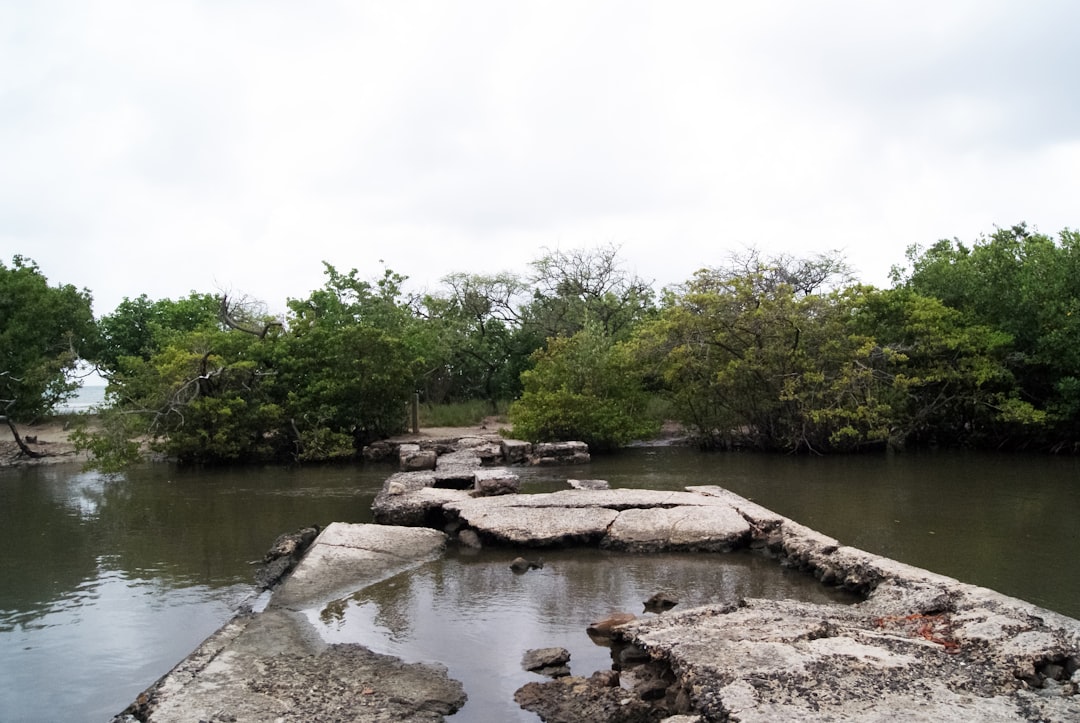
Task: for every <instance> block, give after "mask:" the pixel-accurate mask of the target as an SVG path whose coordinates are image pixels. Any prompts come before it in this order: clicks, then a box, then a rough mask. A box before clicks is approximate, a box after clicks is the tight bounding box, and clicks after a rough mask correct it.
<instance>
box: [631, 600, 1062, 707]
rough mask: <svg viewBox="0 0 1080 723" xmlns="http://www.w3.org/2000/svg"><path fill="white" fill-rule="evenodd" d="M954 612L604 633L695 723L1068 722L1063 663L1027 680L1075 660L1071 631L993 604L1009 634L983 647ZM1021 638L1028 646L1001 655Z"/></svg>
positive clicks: (855, 610) (760, 606)
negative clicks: (675, 687) (685, 703)
mask: <svg viewBox="0 0 1080 723" xmlns="http://www.w3.org/2000/svg"><path fill="white" fill-rule="evenodd" d="M986 602H987V601H986V600H983V601H982V602H980V603H979V604H980V605H982V604H985V603H986ZM959 605H960V607H957V608H955V609H953V610H945V611H925V612H920V611H918V610H915V611H912V612H911V613H910V614H907V615H894V616H886V617H882V616H880V615H879V614H878V613H879V612H880V610H878V609H875V606H873V605H865V604H861V605H855V606H839V605H836V606H830V605H812V604H808V603H797V602H792V601H786V600H747V601H744V602H743V603H742V604H741V605H735V606H707V607H703V608H695V609H692V610H687V611H685V612H670V613H665V614H664V615H660V616H656V617H652V618H647V619H639V620H636V621H634V622H631V623H629V624H627V625H624V626H621V627H620V628H618V629H617V630H616V633H615V634H616V636H617V637H618V638H619V639H621V640H623V641H625V642H630V643H633V644H635V645H640V646H642V647H643V648H644V649H645V650H646V651H648V653H649V654H650V656H651V657H652V658H653V659H654V660H663V661H665V662H666V663H667V664H669V665H670V666H671V667H672V669H673V670H675V671H678V677H679V681H680V685H682V686H683V687H684V688H686V689H688V690H690V691H692V693H691V698H692V702H693V703H694V706H695V709H696V710H697V711H698V712H700V713H701V714H702V715H703V716H704V718H705V719H706V720H739V721H742V722H744V723H751V722H753V721H774V720H810V721H815V720H820V721H825V720H830V721H842V720H852V721H854V720H858V721H864V720H876V721H886V720H893V719H895V717H896V715H897V712H898V711H903V716H904V719H905V720H919V721H946V720H950V721H951V720H958V719H963V720H1000V721H1004V720H1009V721H1022V720H1036V719H1038V720H1080V717H1078V716H1080V697H1078V696H1077V695H1076V681H1073V680H1071V679H1069V678H1067V672H1066V671H1067V665H1060V666H1058V667H1057V668H1049V669H1050V670H1051V671H1052V672H1053V673H1055V674H1056V675H1058V678H1059V680H1054V681H1053V682H1051V683H1050V685H1049V686H1047V684H1046V681H1047V680H1048V679H1047V678H1046V676H1045V675H1043V679H1042V680H1040V679H1039V677H1038V676H1039V675H1040V672H1039V671H1043V672H1045V671H1046V670H1047V669H1048V665H1047V664H1046V660H1047V658H1048V657H1051V658H1054V659H1056V658H1055V657H1054V656H1061V655H1065V660H1067V661H1068V660H1072V659H1073V658H1074V657H1075V656H1076V655H1077V652H1076V651H1077V645H1078V644H1080V637H1078V633H1080V628H1077V627H1076V626H1072V629H1071V630H1070V629H1068V628H1066V629H1062V628H1060V627H1056V626H1048V625H1046V624H1045V623H1044V622H1042V621H1041V620H1040V619H1038V618H1025V617H1024V616H1023V615H1020V616H1019V617H1018V616H1017V615H1016V610H1015V608H1014V606H1013V603H1012V602H1010V599H1009V598H1005V596H999V599H998V601H997V602H996V603H994V604H992V605H991V610H990V612H991V614H996V612H995V611H994V610H993V608H1000V610H1001V611H1003V612H1004V611H1007V612H1006V613H1005V614H1006V615H1007V616H1008V617H1009V618H1010V619H1012V621H1013V624H1014V626H1018V629H1017V628H1014V629H1012V630H1011V631H1009V632H1008V633H1007V635H1006V637H1005V638H1003V639H999V640H998V641H996V642H997V644H996V645H993V646H990V647H988V646H987V645H986V640H985V639H982V640H979V639H976V638H972V637H970V636H969V634H968V631H967V630H966V628H965V625H964V624H958V623H959V622H960V618H961V617H962V616H963V615H964V611H965V610H967V612H974V611H975V610H980V609H981V608H973V609H967V608H966V607H965V603H964V602H959ZM894 612H897V613H900V612H903V611H899V610H898V611H894ZM980 614H981V613H980ZM1074 622H1075V621H1074ZM1032 633H1034V634H1035V635H1031V634H1032ZM1025 635H1029V636H1031V638H1030V642H1025V643H1024V644H1022V645H1020V647H1019V648H1016V649H1011V648H1010V647H1009V645H1008V643H1009V641H1010V640H1016V639H1017V638H1023V637H1024V636H1025ZM1069 651H1071V653H1070V652H1069ZM1025 674H1027V675H1029V676H1030V678H1031V680H1025V678H1024V676H1025ZM1062 679H1063V680H1062ZM1031 681H1035V684H1033V683H1032V682H1031Z"/></svg>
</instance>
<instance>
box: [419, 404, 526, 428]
mask: <svg viewBox="0 0 1080 723" xmlns="http://www.w3.org/2000/svg"><path fill="white" fill-rule="evenodd" d="M509 406H510V403H509V402H504V401H500V402H499V403H498V405H497V406H496V410H495V412H494V413H493V412H492V411H491V404H490V403H489V402H487V401H484V400H480V399H472V400H470V401H467V402H453V403H450V404H421V405H420V426H421V427H473V426H476V425H478V424H480V423H481V422H483V421H484V418H485V417H491V416H498V417H502V418H505V417H506V410H507V409H508V408H509Z"/></svg>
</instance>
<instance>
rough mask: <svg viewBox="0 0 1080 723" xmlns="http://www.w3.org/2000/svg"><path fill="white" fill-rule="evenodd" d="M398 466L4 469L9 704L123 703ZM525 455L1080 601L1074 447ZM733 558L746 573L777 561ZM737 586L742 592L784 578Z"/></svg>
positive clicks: (23, 711) (1, 660)
mask: <svg viewBox="0 0 1080 723" xmlns="http://www.w3.org/2000/svg"><path fill="white" fill-rule="evenodd" d="M391 471H392V470H390V469H389V468H387V467H384V466H362V465H357V466H329V467H312V468H305V469H296V468H245V469H231V470H211V471H207V470H181V469H177V468H175V467H172V466H170V465H164V464H160V465H147V466H144V467H139V468H137V469H135V470H132V471H131V472H129V473H127V474H126V475H123V476H120V477H116V478H107V477H103V476H101V475H98V474H96V473H86V472H82V471H80V469H79V468H78V467H77V466H71V465H60V466H45V467H34V468H26V469H7V470H0V575H2V580H3V582H2V584H0V681H2V682H0V720H3V721H38V720H68V721H82V720H85V721H104V720H108V718H109V717H111V716H112V715H113V714H115V713H117V712H119V711H120V710H121V709H122V708H123V707H124V706H125V705H127V703H129V702H130V701H131V700H132V699H133V698H134V697H135V695H137V694H138V693H139V692H140V691H141V690H143V689H144V688H145V687H146V686H148V685H149V684H151V683H152V682H153V681H154V680H155V679H156V678H158V677H159V676H160V675H162V674H163V673H165V672H166V671H167V670H168V669H169V668H170V667H172V665H173V664H175V663H176V662H177V661H178V660H180V659H181V658H182V657H184V656H185V655H186V654H187V653H188V652H190V651H191V650H192V649H193V648H194V647H195V646H196V645H197V644H198V643H199V642H200V641H201V640H202V639H203V638H205V637H206V636H207V635H209V634H210V633H211V632H213V631H214V630H215V629H216V628H217V627H218V626H219V625H220V624H221V623H222V622H224V621H225V620H226V619H227V618H228V617H229V616H230V615H231V614H232V612H233V611H234V610H235V609H236V607H237V606H239V605H240V604H242V603H244V602H245V601H249V600H250V599H251V597H252V588H251V585H250V580H251V575H252V573H253V569H254V563H255V562H256V561H257V560H258V559H260V558H261V557H262V554H263V553H264V552H265V551H266V549H268V548H269V546H270V544H271V543H272V542H273V540H274V538H275V537H276V536H277V535H278V534H279V533H281V532H285V531H291V530H294V529H297V528H299V527H302V526H305V525H308V524H311V523H319V524H325V523H328V522H330V521H334V520H340V521H348V522H363V521H370V519H371V513H370V506H371V501H372V500H373V498H374V495H375V492H376V491H377V490H378V488H379V486H380V485H381V484H382V481H383V480H384V479H385V478H386V476H387V475H388V474H389V473H390V472H391ZM521 472H522V475H523V484H524V488H525V491H547V490H550V489H555V488H556V487H559V486H562V485H563V483H564V481H565V479H566V477H568V476H572V477H579V478H601V479H607V480H609V481H610V482H611V483H612V486H615V487H641V488H655V489H680V488H682V487H683V486H686V485H692V484H718V485H722V486H724V487H726V488H728V489H731V490H732V491H734V492H736V493H738V494H741V495H743V496H746V497H749V498H751V499H753V500H755V501H757V502H759V503H761V504H763V505H764V506H766V507H768V508H770V509H772V510H775V511H776V512H779V513H781V514H784V515H787V516H789V517H791V518H793V519H795V520H798V521H799V522H801V523H803V524H806V525H808V526H810V527H813V528H815V529H818V530H820V531H822V532H825V533H827V534H829V535H832V536H835V537H837V538H838V539H839V540H840V541H841V542H843V543H845V544H850V545H854V546H856V547H860V548H863V549H865V550H869V551H871V552H876V553H880V554H884V555H888V556H890V557H893V558H896V559H899V560H902V561H904V562H908V563H911V564H914V565H918V566H920V567H925V568H928V569H931V570H934V571H935V572H939V573H943V574H946V575H950V576H953V577H957V578H959V579H961V580H964V581H967V582H972V583H975V584H979V585H985V586H987V587H990V588H993V589H996V590H999V591H1001V592H1004V593H1006V594H1009V595H1015V596H1017V597H1022V598H1024V599H1027V600H1030V601H1032V602H1035V603H1037V604H1039V605H1042V606H1045V607H1048V608H1050V609H1053V610H1057V611H1059V612H1062V613H1065V614H1067V615H1071V616H1073V617H1080V566H1078V565H1077V564H1076V562H1075V560H1074V558H1073V557H1072V554H1073V552H1074V551H1075V550H1076V549H1077V548H1078V545H1077V543H1078V542H1080V526H1078V523H1077V521H1078V520H1080V494H1078V485H1080V460H1078V459H1075V458H1056V457H1038V456H1015V455H1013V456H1006V455H993V454H984V453H958V452H918V453H908V454H901V455H890V456H885V455H873V456H869V455H868V456H854V457H828V458H809V457H788V456H764V455H753V454H704V453H700V452H697V451H694V450H690V449H681V448H663V447H660V448H642V449H634V450H628V451H624V452H621V453H619V454H616V455H612V456H604V457H597V458H595V459H594V461H593V462H592V463H591V464H590V465H587V466H583V467H573V468H562V469H558V468H551V469H543V470H524V469H523V470H522V471H521ZM453 564H454V565H456V564H458V563H456V562H455V563H453ZM493 564H496V565H497V567H498V568H499V569H502V563H501V562H497V563H493ZM732 564H733V565H734V566H735V567H734V568H732V569H736V568H737V569H736V571H735V572H733V573H732V579H739V580H742V579H744V577H745V576H747V575H749V576H750V578H753V577H756V576H760V575H764V574H772V572H771V571H770V572H768V573H766V572H765V571H763V570H761V569H759V568H760V567H761V566H760V565H749V566H748V563H746V562H738V563H735V562H733V563H732ZM589 567H590V566H588V565H584V566H582V568H583V569H585V568H589ZM747 570H749V571H750V572H746V571H747ZM423 574H431V573H423ZM440 574H442V573H440ZM455 574H456V573H455ZM485 574H487V573H485ZM573 574H577V573H573ZM578 576H579V577H580V575H578ZM746 579H747V580H749V578H746ZM419 581H422V577H419V578H418V583H417V584H419ZM740 584H745V585H747V586H749V587H748V588H747V589H748V590H750V592H749V593H747V594H759V593H757V592H754V591H755V590H760V589H770V590H772V589H773V588H771V587H770V586H769V585H766V586H761V585H757V584H754V583H752V582H744V583H740ZM784 584H787V583H784ZM776 590H778V591H777V592H774V593H772V594H777V595H787V594H792V593H789V592H785V590H787V588H776ZM638 592H639V591H638V590H636V589H635V590H634V591H633V594H634V595H637V594H638ZM638 599H640V598H638ZM357 605H358V610H359V609H360V608H361V607H362V606H361V605H360V604H359V603H357ZM468 708H469V706H466V709H468Z"/></svg>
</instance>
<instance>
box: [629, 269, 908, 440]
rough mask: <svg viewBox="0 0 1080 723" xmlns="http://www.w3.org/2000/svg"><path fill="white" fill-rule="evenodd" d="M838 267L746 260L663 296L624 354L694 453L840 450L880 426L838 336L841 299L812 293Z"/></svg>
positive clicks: (861, 376)
mask: <svg viewBox="0 0 1080 723" xmlns="http://www.w3.org/2000/svg"><path fill="white" fill-rule="evenodd" d="M843 272H844V268H843V265H842V264H841V263H840V262H838V261H836V260H834V259H831V258H821V259H818V260H812V261H804V262H798V261H793V260H791V259H787V258H780V259H770V260H765V259H761V258H760V257H758V256H757V255H756V254H752V255H750V256H749V257H746V258H743V259H737V260H736V261H735V262H734V263H732V264H731V265H730V266H729V267H727V268H721V269H703V270H701V271H699V272H698V273H697V274H695V276H694V278H693V279H692V280H691V281H689V282H687V283H686V284H685V285H683V286H682V287H678V288H676V289H673V290H669V291H668V293H667V295H666V297H665V299H664V307H663V309H662V310H661V312H660V315H659V317H658V318H657V319H656V320H655V321H653V322H651V323H648V324H646V325H645V326H643V327H642V328H641V330H640V331H639V333H638V334H637V336H636V338H635V341H634V347H635V349H636V352H637V354H638V356H639V358H640V359H641V360H642V363H643V364H646V365H648V367H649V368H650V369H651V373H652V374H653V375H654V376H655V378H656V379H657V384H658V385H659V386H661V387H662V388H663V389H665V390H666V393H667V396H668V398H669V400H670V402H671V405H672V410H673V411H674V413H675V414H676V416H677V417H678V418H679V420H680V421H681V422H682V423H683V424H685V425H686V426H687V427H688V428H690V429H691V430H692V431H693V432H694V433H695V435H696V436H697V438H698V439H699V440H700V441H701V443H702V444H703V445H705V446H722V447H733V446H750V447H754V448H758V449H788V450H800V449H806V450H826V449H834V448H838V449H850V448H855V447H859V446H862V445H864V444H868V443H876V442H879V441H880V440H881V439H882V438H883V437H884V436H886V433H885V431H884V430H885V428H886V427H887V424H886V423H885V420H884V419H883V409H882V406H881V404H880V403H879V402H878V401H877V400H876V399H875V398H874V396H873V391H872V390H873V374H872V373H870V372H869V371H868V370H867V369H866V367H865V360H866V358H867V356H868V355H869V354H870V348H871V346H870V345H869V344H868V341H867V339H865V338H864V337H862V336H860V335H851V334H849V333H848V331H847V329H846V327H845V320H846V315H847V313H848V309H849V307H850V304H851V300H850V298H849V297H847V296H844V295H841V294H838V293H834V294H829V295H825V294H820V293H817V292H818V290H819V289H820V288H821V287H823V286H825V285H827V284H828V282H829V281H830V280H831V278H832V277H833V276H835V275H842V274H843Z"/></svg>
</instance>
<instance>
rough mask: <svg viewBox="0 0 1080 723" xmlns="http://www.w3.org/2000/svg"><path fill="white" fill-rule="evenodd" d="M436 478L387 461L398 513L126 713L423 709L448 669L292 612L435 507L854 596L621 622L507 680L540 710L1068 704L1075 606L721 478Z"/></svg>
mask: <svg viewBox="0 0 1080 723" xmlns="http://www.w3.org/2000/svg"><path fill="white" fill-rule="evenodd" d="M477 448H480V447H479V446H478V447H477ZM436 483H437V476H436V474H435V473H432V472H411V473H401V474H395V475H393V476H392V477H390V478H389V479H388V480H387V482H386V484H385V485H384V487H383V490H382V492H381V493H380V494H379V495H378V497H377V499H376V502H375V506H374V509H375V514H376V519H377V520H378V521H380V522H383V523H391V524H394V525H407V526H379V525H341V524H334V525H331V526H330V527H328V528H327V529H326V530H324V531H323V532H322V533H321V534H320V536H319V537H318V538H317V539H316V541H315V543H314V544H313V545H312V547H311V549H310V550H309V552H308V553H307V555H306V556H305V557H304V558H303V560H302V561H301V563H300V564H299V565H298V566H297V568H296V569H295V570H294V571H293V573H292V575H291V576H290V577H289V578H287V579H286V581H285V582H284V583H283V585H282V586H281V587H280V588H279V589H278V590H276V591H275V593H274V595H273V597H272V599H271V600H270V603H269V605H268V606H267V608H266V610H265V611H264V612H262V613H258V614H249V615H242V616H238V617H237V618H236V619H234V620H233V621H231V622H230V623H229V624H227V625H225V626H224V627H223V628H222V629H221V630H219V631H218V633H216V634H215V635H214V636H212V637H211V638H210V639H208V640H207V641H206V643H204V644H203V645H202V646H200V648H199V649H198V650H196V651H195V652H194V653H193V654H192V655H191V656H189V657H188V658H187V659H185V661H183V662H182V663H181V664H180V665H178V666H177V667H176V668H175V669H174V670H173V671H172V672H171V673H170V674H169V675H167V676H166V677H165V678H163V679H162V680H161V681H160V682H159V683H158V684H157V685H156V686H155V687H154V688H152V689H151V690H149V691H147V693H145V694H144V695H143V696H140V699H139V701H137V702H136V704H135V705H133V706H132V708H131V709H130V711H129V712H130V713H131V714H132V715H137V716H138V717H139V718H140V719H144V720H153V721H173V720H177V721H179V720H208V721H210V720H275V719H281V720H357V721H382V720H391V719H396V720H410V721H411V720H419V721H427V720H440V719H441V718H442V716H444V715H448V714H449V713H450V712H452V711H453V710H456V709H457V708H458V707H460V706H461V705H462V704H463V701H464V693H463V692H462V690H461V686H460V684H457V683H455V682H454V681H451V680H448V679H447V676H446V672H445V670H443V669H441V668H439V667H438V666H428V665H406V664H404V663H401V662H400V661H398V660H396V659H393V658H387V657H385V656H379V655H375V654H373V653H371V652H369V651H367V650H365V649H363V648H361V647H359V646H355V645H326V644H325V643H323V642H322V641H321V640H320V639H318V636H317V635H316V634H315V633H314V630H313V628H312V627H311V626H310V624H308V623H307V620H306V618H305V617H304V615H303V613H302V611H303V610H310V609H311V608H312V607H313V606H316V605H322V604H325V603H326V602H329V601H330V600H332V599H337V598H339V597H340V596H342V595H343V594H348V593H349V592H352V591H356V590H359V589H361V588H363V587H364V586H366V585H369V584H372V583H374V582H376V581H377V580H380V579H383V578H385V577H386V576H388V575H392V574H397V573H399V572H401V571H403V570H406V569H408V568H409V567H410V566H413V565H418V564H420V563H421V562H423V561H425V560H428V559H431V557H432V556H434V555H438V554H440V551H441V550H442V548H443V544H444V540H446V539H447V538H446V536H445V535H444V534H443V533H442V532H437V531H435V530H432V529H428V528H427V527H424V526H425V525H427V526H435V527H438V528H439V529H443V528H445V529H448V530H453V531H454V532H455V534H456V535H457V537H458V540H462V541H464V540H468V541H469V544H470V545H476V544H484V545H491V544H506V545H513V546H517V547H544V546H552V545H559V546H567V545H580V544H589V545H599V546H604V547H609V548H615V549H629V550H635V551H649V550H701V551H721V550H729V549H734V548H740V547H747V548H751V549H756V550H758V551H759V552H760V553H761V554H766V555H769V556H772V557H774V558H776V559H777V561H778V564H783V565H786V566H789V567H792V568H796V569H800V570H803V571H805V572H807V573H809V574H812V575H814V576H816V577H817V578H818V579H819V580H821V581H822V583H823V584H828V585H834V586H841V587H844V588H846V589H849V590H851V591H854V592H856V593H858V594H859V595H860V596H861V598H862V600H863V601H862V602H860V603H858V604H855V605H817V604H811V603H797V602H793V601H787V600H756V599H754V600H742V601H740V602H739V603H737V604H733V605H728V606H705V607H698V608H693V609H689V610H677V611H670V612H665V613H662V614H659V615H653V616H648V617H644V618H638V619H636V620H632V621H630V622H625V623H622V624H617V625H614V627H613V628H612V630H611V642H612V645H613V646H614V647H613V651H612V659H613V661H614V662H613V670H607V671H598V672H597V673H595V674H594V675H593V676H591V677H589V678H582V677H569V678H560V679H558V680H552V681H547V682H534V683H529V684H527V685H526V686H524V687H523V688H521V689H520V690H519V691H518V692H517V694H516V695H515V700H517V701H518V702H519V703H520V704H521V705H522V706H523V707H525V708H527V709H528V710H532V711H535V712H536V713H537V714H539V715H540V716H541V718H542V720H544V721H546V722H547V723H554V722H555V721H562V722H565V723H577V722H578V721H582V722H584V721H612V722H615V721H619V722H620V723H625V722H626V721H661V720H665V719H670V720H684V721H685V720H699V719H700V720H702V721H724V722H727V721H739V722H750V721H775V720H800V721H849V720H850V721H886V720H888V721H892V720H894V719H897V718H899V719H902V720H913V721H954V720H979V721H1025V720H1039V721H1076V720H1080V694H1078V690H1080V621H1077V620H1074V619H1071V618H1067V617H1064V616H1061V615H1058V614H1056V613H1053V612H1051V611H1048V610H1045V609H1042V608H1039V607H1037V606H1035V605H1032V604H1030V603H1026V602H1024V601H1021V600H1017V599H1015V598H1010V597H1007V596H1004V595H1001V594H999V593H996V592H993V591H991V590H988V589H985V588H979V587H975V586H972V585H967V584H964V583H961V582H959V581H957V580H954V579H952V578H948V577H945V576H942V575H937V574H934V573H931V572H929V571H926V570H922V569H919V568H915V567H912V566H910V565H905V564H903V563H900V562H897V561H895V560H890V559H888V558H883V557H879V556H877V555H873V554H870V553H867V552H865V551H863V550H858V549H855V548H852V547H847V546H845V545H843V544H841V543H840V542H839V541H837V540H835V539H833V538H830V537H828V536H826V535H822V534H821V533H819V532H816V531H814V530H812V529H810V528H807V527H805V526H803V525H800V524H798V523H796V522H794V521H792V520H789V519H787V518H785V517H782V516H780V515H778V514H776V513H774V512H772V511H770V510H767V509H765V508H763V507H761V506H760V505H757V504H755V503H753V502H750V501H749V500H746V499H743V498H741V497H739V496H737V495H734V494H732V493H731V492H728V491H727V490H724V489H721V488H719V487H711V486H709V487H704V486H703V487H692V488H688V489H687V491H685V492H657V491H649V490H566V491H561V492H556V493H550V494H537V495H522V494H505V495H499V496H495V497H476V496H474V495H475V494H476V491H475V490H473V491H466V490H458V489H439V488H436V487H435V484H436ZM459 544H460V543H459ZM525 562H526V563H527V561H525ZM673 716H674V717H673Z"/></svg>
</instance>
